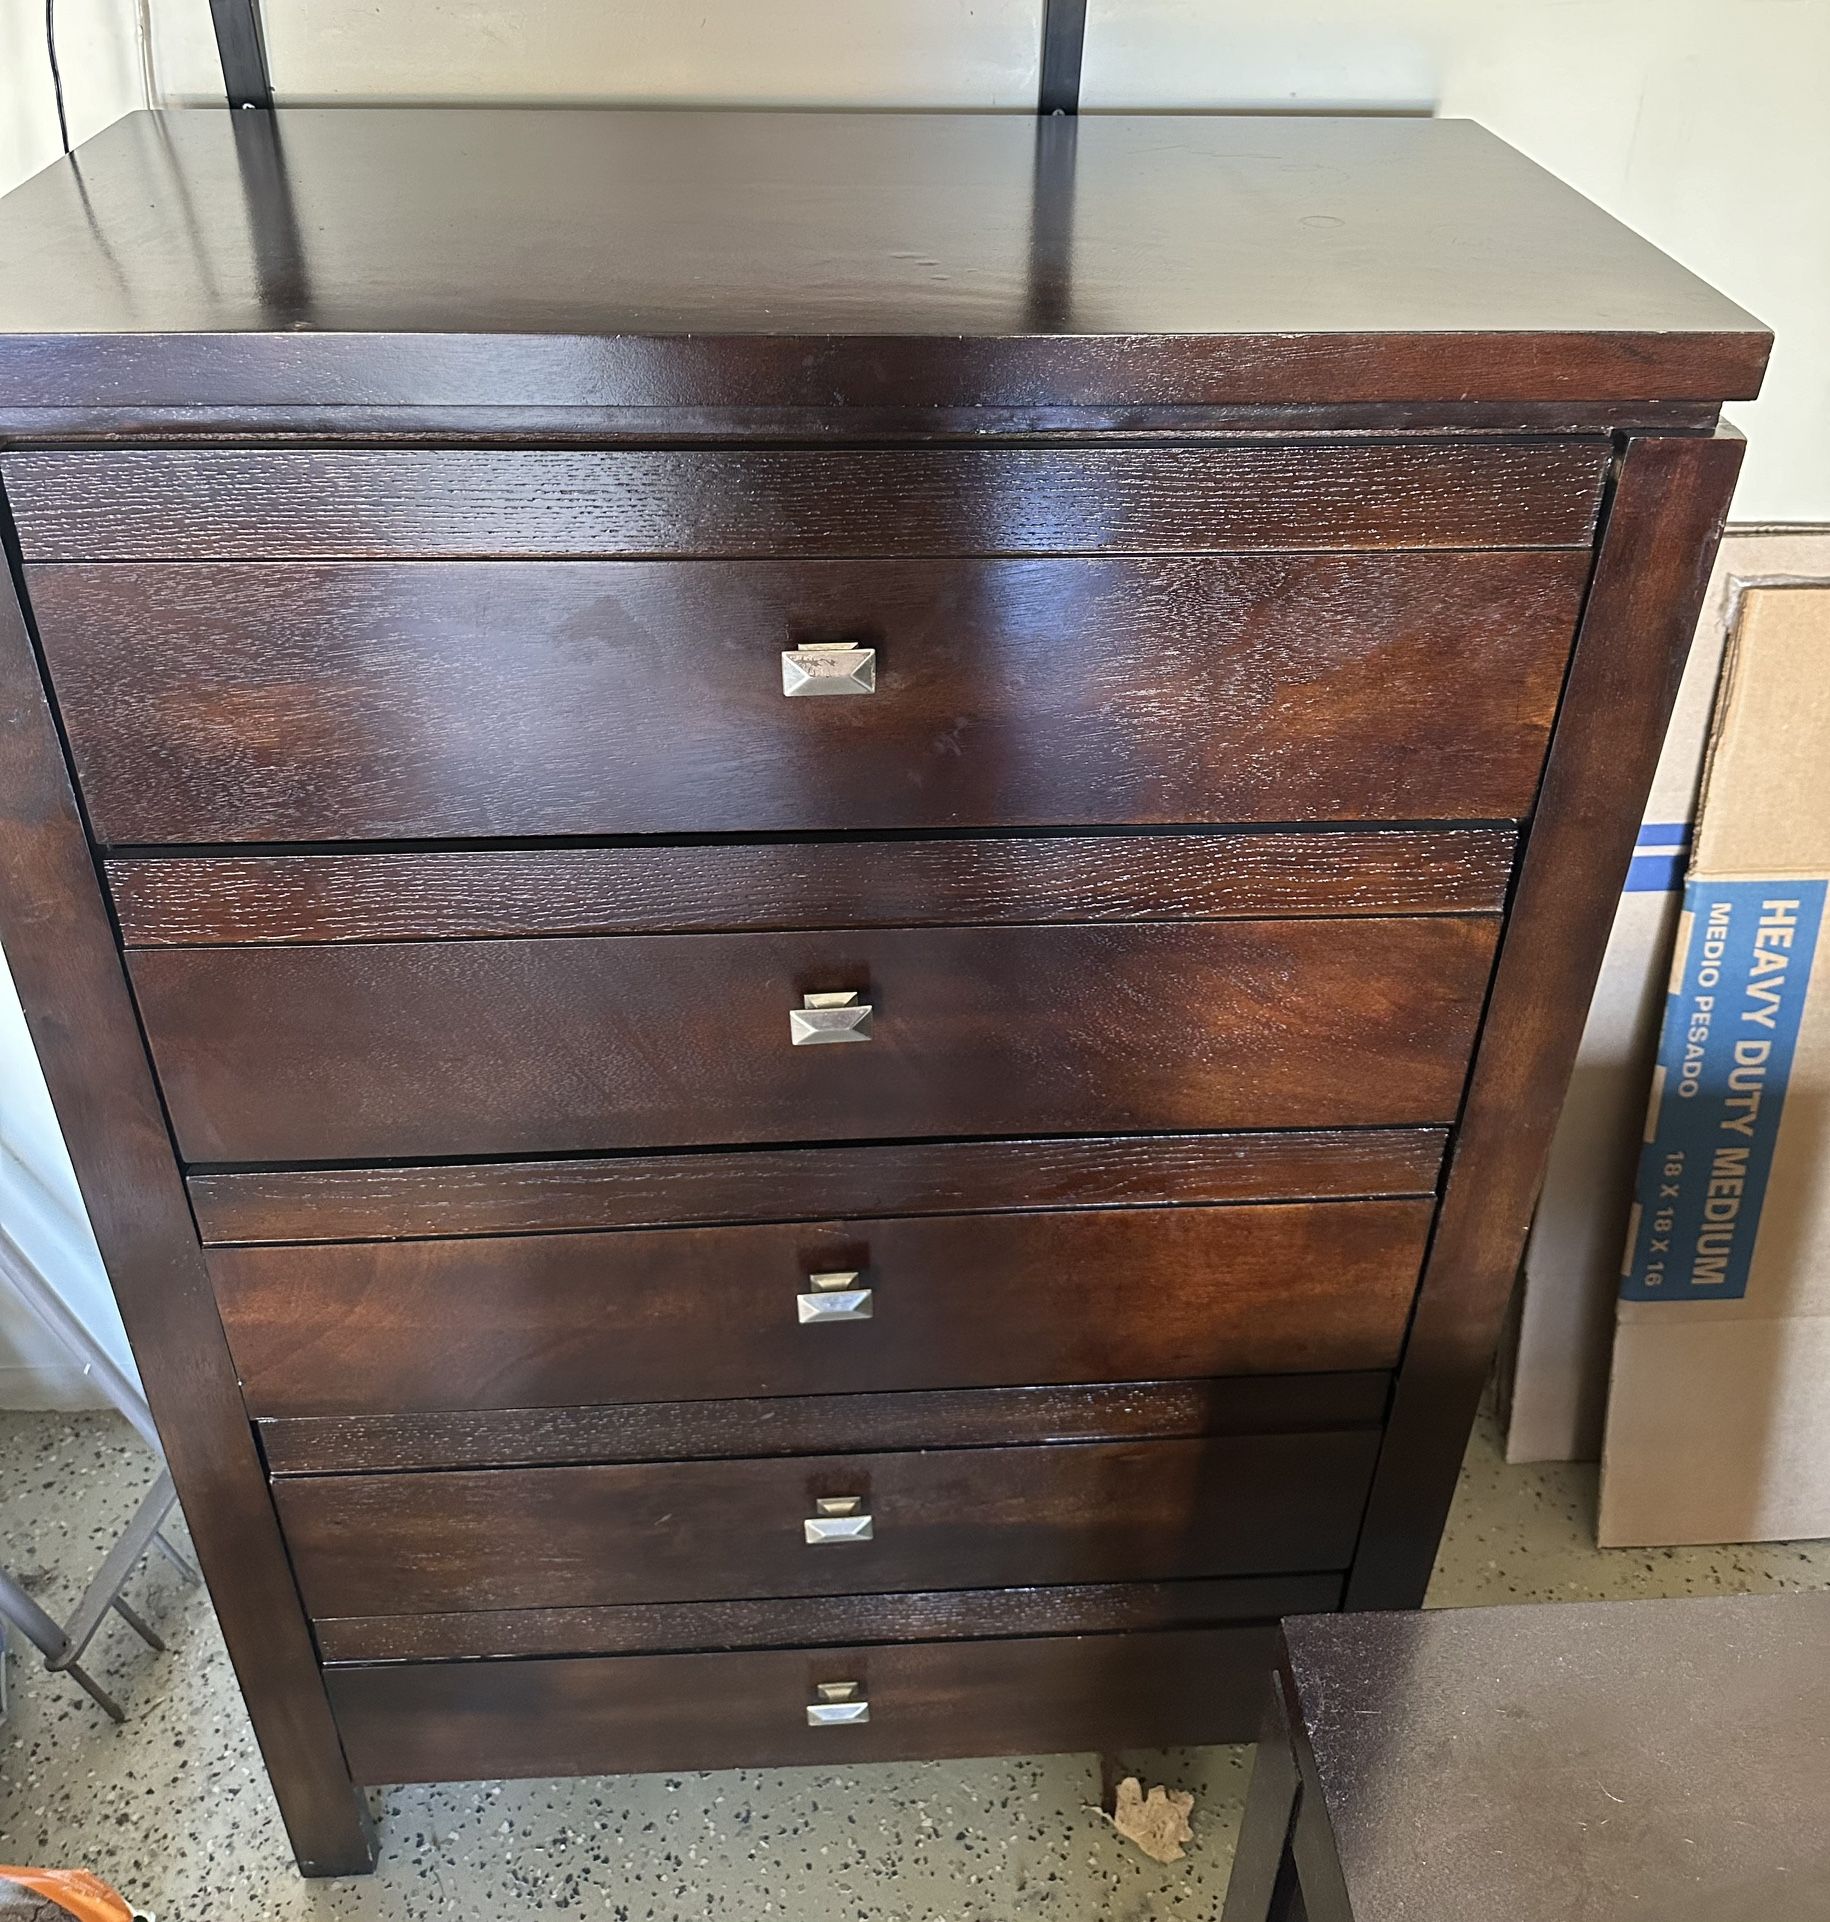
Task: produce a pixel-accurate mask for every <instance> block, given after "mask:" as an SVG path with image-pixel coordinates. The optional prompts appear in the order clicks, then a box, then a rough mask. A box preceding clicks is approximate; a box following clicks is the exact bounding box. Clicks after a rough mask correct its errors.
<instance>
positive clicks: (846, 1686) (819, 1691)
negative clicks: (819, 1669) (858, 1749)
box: [807, 1682, 871, 1728]
mask: <svg viewBox="0 0 1830 1922" xmlns="http://www.w3.org/2000/svg"><path fill="white" fill-rule="evenodd" d="M813 1694H814V1699H813V1700H812V1701H811V1702H809V1703H808V1704H807V1722H808V1725H809V1727H812V1728H848V1727H855V1726H856V1725H857V1724H858V1723H859V1722H868V1721H869V1720H870V1718H871V1705H870V1697H869V1696H867V1695H866V1694H865V1692H864V1685H863V1684H862V1683H861V1682H821V1683H820V1684H819V1685H818V1686H817V1687H816V1688H815V1689H814V1691H813Z"/></svg>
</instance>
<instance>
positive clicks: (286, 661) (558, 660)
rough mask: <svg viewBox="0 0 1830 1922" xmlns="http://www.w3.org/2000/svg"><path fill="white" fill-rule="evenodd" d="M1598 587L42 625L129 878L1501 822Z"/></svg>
mask: <svg viewBox="0 0 1830 1922" xmlns="http://www.w3.org/2000/svg"><path fill="white" fill-rule="evenodd" d="M1587 570H1588V556H1587V553H1586V551H1578V552H1562V553H1559V552H1536V553H1531V552H1527V553H1516V552H1515V553H1495V554H1478V553H1476V554H1454V553H1400V554H1361V555H1331V554H1277V555H1258V556H1242V555H1227V556H1218V557H1216V556H1199V557H1194V556H1155V557H1151V558H1149V559H1137V560H1118V559H1076V558H1053V559H1042V560H1027V561H1018V560H1002V561H1000V560H935V561H902V562H897V561H852V562H847V561H814V562H781V561H773V562H770V561H757V562H729V561H725V562H718V561H709V562H664V561H648V562H629V561H625V562H571V563H566V562H520V563H514V562H468V563H460V564H453V563H447V564H437V563H416V564H388V565H366V566H365V565H360V564H342V565H337V564H319V565H290V566H284V565H282V566H271V567H253V566H247V565H241V566H211V565H198V564H187V565H180V566H170V565H167V566H159V565H154V564H141V565H135V566H121V565H118V564H115V565H102V566H93V565H92V566H66V567H42V568H36V569H34V570H33V572H32V578H31V590H32V597H33V603H34V606H35V609H36V611H37V617H38V622H39V627H40V630H41V632H42V635H43V640H44V646H45V649H46V653H47V656H48V659H49V662H50V665H51V670H52V678H53V681H54V683H55V685H56V688H57V693H58V699H59V704H60V707H61V710H62V713H63V716H64V721H65V726H66V728H67V731H68V734H69V738H70V741H71V745H72V749H73V751H74V754H75V757H76V761H77V766H78V771H79V774H80V777H81V781H82V786H83V791H84V794H85V797H86V799H87V801H88V805H89V809H90V814H91V818H92V820H93V821H94V823H95V826H96V831H97V833H98V834H99V836H100V837H101V838H102V839H103V840H104V841H108V842H115V843H156V842H238V841H258V842H299V841H335V840H365V839H369V840H373V839H381V838H385V837H389V836H396V835H399V836H410V837H418V838H437V837H460V836H477V837H481V836H491V835H562V834H565V835H570V834H643V833H655V832H679V833H718V832H758V831H764V830H776V829H878V828H912V827H992V826H1001V825H1017V826H1026V825H1030V826H1034V825H1040V826H1047V825H1088V824H1097V823H1109V822H1119V823H1123V822H1221V821H1267V820H1274V821H1370V820H1382V819H1413V820H1440V821H1447V820H1457V819H1461V820H1500V819H1506V818H1510V817H1515V816H1519V815H1523V814H1526V813H1528V812H1529V811H1530V809H1531V805H1532V797H1533V794H1534V792H1535V790H1536V786H1537V781H1538V774H1539V769H1540V766H1541V764H1542V761H1543V756H1544V748H1545V743H1546V740H1547V738H1548V734H1549V728H1550V723H1551V719H1552V716H1553V714H1554V712H1555V708H1556V702H1557V696H1558V692H1559V689H1560V687H1561V683H1562V676H1563V667H1564V662H1565V659H1566V657H1567V655H1568V653H1569V648H1570V642H1571V638H1572V636H1573V634H1574V630H1575V620H1576V614H1577V611H1578V608H1579V606H1580V601H1581V595H1582V590H1583V585H1584V582H1585V580H1586V578H1587ZM810 642H828V643H831V642H843V643H846V644H849V645H852V646H856V647H859V648H868V649H870V650H871V651H872V653H873V657H874V658H873V664H872V672H871V677H870V688H871V691H869V692H861V691H860V692H852V693H848V694H844V695H841V696H838V697H827V698H820V699H811V698H792V697H789V696H787V695H786V694H785V693H784V660H785V658H786V651H787V650H792V649H799V648H803V647H804V646H805V645H806V644H808V643H810ZM790 673H792V670H790ZM821 684H822V683H818V682H815V683H803V685H816V686H817V685H821Z"/></svg>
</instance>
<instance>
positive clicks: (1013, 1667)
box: [325, 1623, 1276, 1784]
mask: <svg viewBox="0 0 1830 1922" xmlns="http://www.w3.org/2000/svg"><path fill="white" fill-rule="evenodd" d="M1275 1645H1276V1629H1275V1627H1274V1626H1273V1625H1271V1624H1268V1623H1267V1624H1264V1625H1262V1626H1252V1627H1238V1628H1215V1629H1190V1630H1174V1631H1167V1632H1163V1633H1158V1634H1139V1635H1088V1636H1075V1635H1061V1636H1040V1637H1012V1638H1010V1639H1008V1640H998V1641H982V1642H914V1643H909V1644H907V1645H905V1646H902V1647H897V1646H895V1645H894V1644H876V1645H871V1646H865V1647H854V1648H821V1649H764V1650H755V1651H746V1652H743V1653H736V1654H708V1655H632V1656H608V1657H599V1658H582V1659H577V1660H557V1661H555V1660H531V1661H517V1662H411V1663H403V1664H400V1665H398V1666H391V1667H374V1668H333V1669H331V1670H329V1671H327V1673H326V1675H325V1683H326V1685H327V1686H328V1688H329V1690H330V1699H331V1708H332V1711H333V1713H334V1714H335V1716H336V1720H337V1727H338V1730H339V1732H340V1733H341V1735H342V1737H343V1746H344V1749H345V1751H346V1753H347V1754H348V1756H349V1763H350V1768H351V1770H352V1772H353V1773H354V1775H355V1777H356V1779H357V1781H358V1782H364V1783H371V1784H380V1783H388V1782H439V1781H474V1780H481V1779H489V1780H497V1779H502V1778H508V1777H515V1776H530V1775H531V1776H548V1775H554V1774H566V1775H639V1774H643V1773H647V1772H650V1771H660V1770H674V1769H717V1768H781V1767H787V1766H791V1765H793V1764H796V1763H814V1764H825V1765H826V1766H828V1767H831V1766H838V1767H845V1766H848V1765H849V1764H852V1763H855V1762H894V1761H916V1760H925V1759H928V1758H930V1757H942V1756H967V1755H1036V1754H1067V1753H1078V1752H1080V1751H1083V1750H1085V1751H1099V1752H1106V1753H1109V1752H1111V1751H1113V1750H1119V1749H1132V1748H1167V1747H1171V1746H1181V1745H1184V1744H1196V1743H1204V1742H1249V1741H1251V1740H1253V1739H1254V1737H1255V1735H1256V1733H1257V1728H1258V1723H1259V1720H1260V1719H1261V1717H1262V1715H1263V1711H1264V1693H1265V1677H1266V1676H1267V1675H1268V1674H1269V1673H1270V1670H1271V1664H1272V1662H1273V1660H1274V1659H1275V1653H1276V1647H1275ZM846 1684H851V1685H853V1686H854V1687H855V1688H856V1689H857V1691H858V1696H859V1698H860V1699H862V1700H863V1701H864V1702H866V1703H868V1705H869V1709H870V1715H869V1719H868V1720H851V1721H842V1722H827V1723H822V1724H819V1725H815V1724H812V1723H810V1722H809V1721H808V1718H807V1710H808V1709H809V1707H811V1706H813V1705H815V1704H816V1703H818V1702H820V1701H821V1700H822V1699H823V1698H822V1697H821V1695H820V1690H821V1688H822V1686H825V1687H828V1688H830V1687H832V1686H834V1685H838V1686H841V1687H843V1686H844V1685H846Z"/></svg>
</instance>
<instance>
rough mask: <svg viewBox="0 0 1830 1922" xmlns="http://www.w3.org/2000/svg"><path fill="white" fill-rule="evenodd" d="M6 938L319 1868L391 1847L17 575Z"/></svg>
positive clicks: (5, 726) (7, 694)
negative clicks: (313, 1630) (322, 1657)
mask: <svg viewBox="0 0 1830 1922" xmlns="http://www.w3.org/2000/svg"><path fill="white" fill-rule="evenodd" d="M0 939H3V940H4V942H5V946H6V961H7V965H8V967H9V968H10V969H11V972H12V978H13V980H14V981H15V982H16V983H17V985H18V989H19V994H20V998H21V1000H22V1002H23V1003H24V1006H25V1009H26V1021H27V1026H28V1028H29V1029H30V1032H31V1036H32V1040H33V1043H34V1045H35V1046H36V1048H37V1051H38V1058H39V1060H40V1062H41V1063H42V1064H43V1067H44V1074H45V1081H46V1084H47V1086H48V1087H49V1089H50V1093H51V1101H52V1105H53V1107H54V1108H55V1109H56V1112H57V1119H58V1123H59V1125H60V1126H61V1128H62V1130H63V1136H64V1140H65V1142H66V1143H67V1144H68V1147H69V1151H70V1159H71V1162H72V1165H73V1166H74V1168H75V1170H76V1175H77V1180H78V1182H79V1184H80V1186H81V1188H82V1194H83V1201H84V1204H85V1206H86V1207H87V1209H88V1214H89V1219H90V1221H91V1223H92V1224H93V1226H94V1229H95V1236H96V1242H97V1245H98V1246H99V1247H100V1249H101V1252H102V1258H103V1260H104V1261H105V1262H106V1263H107V1265H108V1273H109V1278H110V1280H111V1281H112V1283H113V1285H114V1292H115V1298H116V1300H117V1301H118V1302H119V1304H120V1309H121V1317H122V1320H123V1321H124V1323H125V1324H126V1328H127V1333H128V1337H129V1339H130V1340H131V1341H132V1343H133V1350H134V1355H135V1357H136V1359H137V1360H138V1362H139V1365H140V1370H141V1373H142V1375H143V1377H144V1380H145V1383H146V1393H147V1398H148V1400H149V1401H150V1403H151V1405H152V1410H153V1415H154V1418H155V1420H156V1421H157V1423H158V1426H159V1434H160V1439H161V1441H162V1442H163V1444H164V1448H165V1455H166V1459H167V1461H168V1463H169V1464H170V1467H171V1472H172V1478H173V1480H174V1482H175V1483H176V1485H177V1489H178V1494H179V1498H180V1499H181V1500H182V1501H183V1502H184V1504H185V1509H186V1516H187V1519H188V1521H189V1523H190V1527H191V1536H192V1540H193V1541H194V1542H195V1544H196V1547H197V1554H198V1559H199V1561H200V1562H201V1564H202V1566H203V1570H204V1573H205V1574H206V1576H207V1577H208V1579H209V1583H210V1594H211V1598H212V1600H213V1601H214V1603H215V1606H216V1612H217V1615H218V1617H219V1618H220V1620H221V1622H222V1624H223V1628H224V1631H225V1633H226V1635H227V1636H228V1639H229V1641H230V1644H231V1648H232V1653H233V1657H234V1661H235V1668H236V1674H237V1676H238V1678H239V1680H240V1682H241V1686H242V1692H243V1695H244V1697H245V1699H246V1701H247V1704H248V1711H249V1715H250V1717H251V1718H252V1720H253V1723H254V1731H255V1735H256V1738H257V1740H258V1741H259V1743H260V1747H261V1753H262V1756H263V1757H264V1759H265V1761H266V1764H267V1770H268V1774H269V1776H270V1778H271V1780H272V1783H273V1789H274V1793H275V1795H276V1796H277V1798H278V1800H279V1804H280V1811H281V1814H282V1817H283V1818H284V1821H285V1824H286V1830H287V1834H288V1835H289V1836H290V1838H291V1841H292V1845H293V1849H294V1851H295V1853H296V1854H297V1856H298V1859H299V1862H300V1864H301V1866H302V1867H303V1868H304V1869H305V1870H306V1871H307V1872H308V1873H313V1874H326V1875H328V1874H350V1873H354V1872H357V1871H360V1870H362V1869H365V1868H367V1867H369V1866H370V1865H371V1864H372V1862H373V1859H374V1835H373V1831H372V1828H371V1826H370V1822H369V1816H368V1810H367V1807H366V1805H365V1804H364V1803H363V1801H362V1799H361V1798H360V1797H359V1796H357V1795H356V1794H355V1793H354V1791H353V1790H352V1788H351V1785H350V1779H349V1771H348V1769H347V1767H346V1766H345V1764H344V1760H343V1753H342V1750H341V1747H340V1746H339V1743H338V1739H337V1733H336V1730H335V1728H334V1727H333V1725H332V1722H331V1717H330V1711H329V1708H328V1706H327V1704H326V1702H325V1698H324V1689H323V1685H322V1683H321V1681H320V1679H319V1676H318V1670H317V1663H316V1659H315V1656H314V1653H313V1650H312V1645H311V1639H310V1635H309V1632H308V1631H307V1629H306V1625H305V1621H304V1617H303V1616H302V1615H301V1613H300V1610H299V1597H298V1591H297V1589H296V1588H295V1587H294V1585H293V1580H292V1573H291V1570H290V1568H289V1566H288V1564H287V1560H286V1555H285V1551H284V1549H283V1547H282V1546H281V1542H280V1534H279V1528H278V1526H277V1524H276V1522H275V1519H274V1514H273V1508H272V1504H271V1502H270V1500H269V1498H268V1494H267V1489H266V1486H265V1482H264V1478H263V1475H262V1472H261V1464H260V1460H259V1457H258V1456H257V1454H256V1452H255V1450H254V1447H253V1442H252V1437H251V1435H250V1431H249V1428H248V1421H247V1416H246V1414H245V1412H244V1411H243V1408H242V1403H241V1396H240V1394H239V1392H238V1391H237V1387H236V1381H235V1370H234V1365H233V1363H232V1362H231V1361H230V1359H229V1350H228V1345H227V1343H226V1342H225V1341H224V1339H223V1333H222V1325H221V1323H220V1321H219V1320H218V1318H217V1314H216V1303H215V1298H214V1296H213V1295H212V1294H211V1292H210V1286H209V1281H208V1278H207V1276H206V1275H205V1273H204V1267H203V1258H202V1256H201V1254H200V1252H199V1250H198V1246H197V1237H196V1231H195V1229H194V1228H193V1227H192V1225H191V1221H190V1217H189V1213H188V1211H187V1209H186V1206H185V1197H184V1188H183V1184H182V1182H181V1181H180V1179H179V1176H178V1171H177V1168H176V1166H175V1165H174V1161H173V1155H172V1143H171V1137H170V1135H169V1134H168V1133H167V1130H166V1126H165V1121H164V1118H163V1116H162V1114H161V1112H160V1107H159V1097H158V1093H157V1091H156V1089H155V1088H154V1086H153V1078H152V1073H151V1070H150V1068H149V1066H148V1064H147V1060H146V1053H145V1049H144V1047H143V1046H142V1045H141V1041H140V1036H139V1031H138V1029H137V1027H136V1025H135V1020H134V1010H133V1002H132V999H131V997H130V996H129V994H128V991H127V983H126V981H125V979H124V978H123V976H122V973H121V965H120V960H119V957H118V955H117V953H116V951H115V945H114V936H113V931H112V929H111V928H110V926H109V922H108V913H107V909H106V907H105V906H104V904H103V900H102V893H101V888H100V885H99V883H98V881H97V879H96V873H95V867H94V863H93V860H92V857H91V855H90V851H89V845H88V842H87V840H86V838H85V836H84V831H83V825H82V821H81V818H80V816H79V814H78V812H77V806H76V797H75V795H74V794H73V792H72V791H71V787H70V781H69V776H68V773H67V772H66V769H65V766H64V761H63V756H62V753H61V752H60V749H59V745H58V739H57V733H56V727H55V723H54V721H53V718H52V715H51V713H50V709H49V706H48V703H47V701H46V698H45V693H44V688H43V685H42V683H41V681H40V679H39V673H38V666H37V662H36V660H35V659H34V656H33V651H32V644H31V639H30V636H29V634H28V631H27V629H26V625H25V621H24V619H23V617H22V613H21V610H20V607H19V604H18V602H17V600H16V599H15V598H14V595H13V592H12V586H11V582H10V580H4V579H0Z"/></svg>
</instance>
